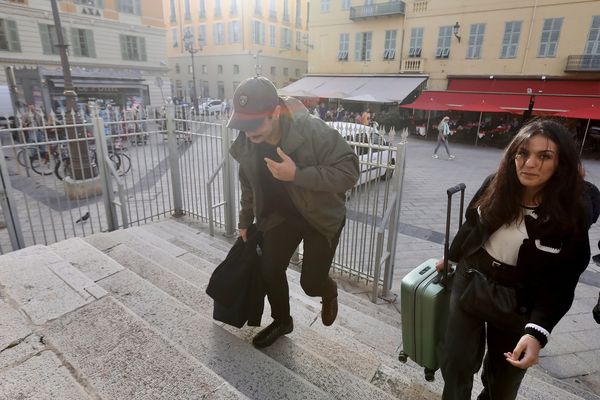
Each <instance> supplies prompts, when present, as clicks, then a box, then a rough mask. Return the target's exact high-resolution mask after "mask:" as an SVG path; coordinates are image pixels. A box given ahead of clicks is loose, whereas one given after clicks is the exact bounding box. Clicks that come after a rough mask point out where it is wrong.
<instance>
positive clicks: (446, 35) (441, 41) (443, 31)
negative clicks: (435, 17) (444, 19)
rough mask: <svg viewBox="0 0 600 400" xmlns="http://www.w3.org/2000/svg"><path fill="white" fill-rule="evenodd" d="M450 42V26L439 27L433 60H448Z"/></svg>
mask: <svg viewBox="0 0 600 400" xmlns="http://www.w3.org/2000/svg"><path fill="white" fill-rule="evenodd" d="M451 40H452V26H440V31H439V34H438V44H437V50H436V51H435V58H448V57H449V56H450V43H451Z"/></svg>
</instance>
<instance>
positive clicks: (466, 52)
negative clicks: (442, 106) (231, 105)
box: [296, 0, 600, 102]
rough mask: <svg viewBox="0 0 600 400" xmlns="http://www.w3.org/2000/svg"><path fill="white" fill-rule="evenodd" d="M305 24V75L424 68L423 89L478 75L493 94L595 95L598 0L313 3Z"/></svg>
mask: <svg viewBox="0 0 600 400" xmlns="http://www.w3.org/2000/svg"><path fill="white" fill-rule="evenodd" d="M309 30H310V35H311V40H312V41H314V42H315V44H317V46H315V49H314V51H311V52H309V58H308V64H309V70H308V71H309V75H331V76H344V75H346V76H348V75H358V76H361V75H390V74H393V75H397V76H403V75H407V74H412V75H414V74H423V76H426V77H427V82H426V85H425V87H423V88H422V89H428V90H435V91H446V90H448V89H450V90H463V91H467V90H476V89H477V88H476V87H474V86H477V85H480V84H481V83H482V80H484V79H485V80H489V81H494V82H496V85H490V84H489V83H488V84H486V85H485V86H486V87H487V90H489V91H490V92H493V91H499V92H503V93H508V92H511V93H523V94H524V95H525V94H530V95H531V94H532V92H533V94H536V93H538V94H540V95H543V94H544V93H543V91H544V87H548V88H549V89H548V90H550V91H559V92H562V94H565V95H586V96H593V95H594V91H596V93H595V95H596V96H599V95H600V93H598V92H599V90H598V82H599V81H600V1H598V0H588V1H585V0H583V1H579V0H559V1H556V0H519V1H516V0H514V1H513V0H510V1H505V2H498V1H494V0H468V1H465V0H443V1H442V0H409V1H406V2H403V1H377V0H317V1H316V2H311V8H310V25H309ZM309 77H310V76H309ZM461 80H464V81H469V82H470V84H463V83H464V82H463V83H461V82H460V81H461ZM559 81H560V84H554V85H552V84H550V83H551V82H559ZM515 82H517V83H515ZM519 82H520V83H519ZM571 82H574V83H573V84H570V83H571ZM511 85H512V86H511ZM300 86H301V85H297V86H296V87H300ZM570 90H572V91H573V92H572V93H571V92H569V91H570ZM413 98H414V97H413ZM409 101H412V99H411V98H410V97H407V101H404V102H409Z"/></svg>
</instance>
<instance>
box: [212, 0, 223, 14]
mask: <svg viewBox="0 0 600 400" xmlns="http://www.w3.org/2000/svg"><path fill="white" fill-rule="evenodd" d="M214 7H215V17H217V18H219V17H220V16H221V0H214Z"/></svg>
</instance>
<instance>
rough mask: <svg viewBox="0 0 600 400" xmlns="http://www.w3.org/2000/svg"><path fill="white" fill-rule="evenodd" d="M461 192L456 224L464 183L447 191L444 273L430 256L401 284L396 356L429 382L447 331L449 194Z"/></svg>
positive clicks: (450, 195) (462, 205) (462, 206)
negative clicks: (419, 369)
mask: <svg viewBox="0 0 600 400" xmlns="http://www.w3.org/2000/svg"><path fill="white" fill-rule="evenodd" d="M457 192H460V216H459V227H460V226H461V225H462V215H463V208H464V201H465V184H464V183H460V184H458V185H456V186H454V187H452V188H450V189H448V190H447V191H446V193H447V195H448V207H447V213H446V239H445V242H444V272H443V273H442V272H441V273H438V272H436V270H435V263H436V261H437V259H434V258H432V259H429V260H427V261H425V262H424V263H423V264H421V265H419V266H418V267H417V268H415V269H414V270H412V271H411V272H409V273H408V274H407V275H406V276H405V277H404V278H403V279H402V283H401V285H400V308H401V313H402V344H403V350H402V351H401V352H400V355H399V356H398V359H399V360H400V361H402V362H406V360H407V359H408V358H410V359H412V360H413V361H415V362H416V363H417V364H419V365H421V366H422V367H424V368H425V379H426V380H428V381H432V380H433V379H434V374H435V371H436V370H437V369H438V368H439V360H438V355H437V352H438V347H439V345H440V343H441V340H442V337H443V336H444V333H445V331H446V324H447V321H448V305H449V302H450V289H449V287H447V286H448V281H449V280H448V275H447V274H448V248H449V241H450V239H449V237H450V210H451V208H452V195H453V194H455V193H457Z"/></svg>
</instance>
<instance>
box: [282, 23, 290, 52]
mask: <svg viewBox="0 0 600 400" xmlns="http://www.w3.org/2000/svg"><path fill="white" fill-rule="evenodd" d="M291 47H292V32H290V30H289V29H288V28H281V48H283V49H290V48H291Z"/></svg>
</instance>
